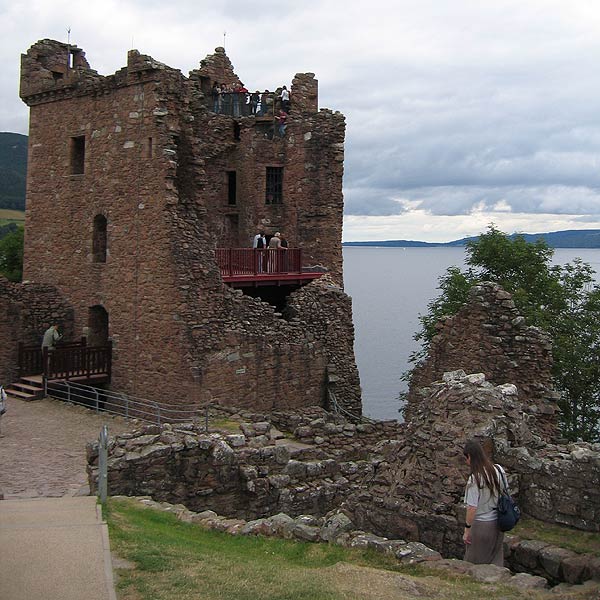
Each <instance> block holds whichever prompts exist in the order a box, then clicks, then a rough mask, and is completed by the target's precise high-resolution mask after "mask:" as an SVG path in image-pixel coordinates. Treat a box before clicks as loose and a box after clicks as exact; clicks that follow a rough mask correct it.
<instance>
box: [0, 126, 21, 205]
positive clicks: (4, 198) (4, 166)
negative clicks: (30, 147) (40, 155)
mask: <svg viewBox="0 0 600 600" xmlns="http://www.w3.org/2000/svg"><path fill="white" fill-rule="evenodd" d="M26 176H27V136H26V135H21V134H20V133H5V132H0V208H11V209H14V210H25V178H26Z"/></svg>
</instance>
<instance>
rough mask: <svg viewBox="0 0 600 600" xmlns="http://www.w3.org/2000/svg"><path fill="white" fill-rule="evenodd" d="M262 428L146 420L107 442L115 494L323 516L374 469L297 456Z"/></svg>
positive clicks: (237, 511)
mask: <svg viewBox="0 0 600 600" xmlns="http://www.w3.org/2000/svg"><path fill="white" fill-rule="evenodd" d="M269 428H270V426H269V424H268V423H261V424H260V425H258V424H256V425H255V426H254V434H256V430H257V429H258V431H259V433H260V435H259V436H256V435H251V436H250V437H249V438H247V437H246V436H245V435H243V434H232V435H221V434H205V433H203V432H202V431H200V430H199V429H198V428H195V427H194V426H192V425H189V426H188V425H180V426H177V427H176V428H175V427H170V426H166V427H165V428H163V429H161V428H159V427H145V428H144V429H142V430H140V431H138V432H135V433H132V434H124V435H122V436H120V437H119V438H117V439H115V440H113V441H112V442H111V444H110V448H109V461H108V481H109V493H110V494H111V495H115V494H122V495H129V496H139V495H148V496H152V498H154V499H156V500H159V501H166V502H171V503H181V504H184V505H185V506H186V507H188V508H190V509H192V510H214V511H217V510H218V511H219V512H220V514H225V515H227V516H229V517H241V518H246V519H249V518H259V517H265V516H270V515H273V514H277V513H279V512H285V513H287V514H289V515H293V516H295V515H300V514H305V513H310V514H313V515H317V516H318V515H324V514H326V513H327V512H328V511H330V510H331V509H332V508H334V507H336V506H339V505H340V504H341V502H342V501H343V500H344V498H346V497H347V496H348V494H349V493H350V492H351V491H352V490H353V489H356V487H357V482H358V481H360V480H362V479H363V478H364V477H365V475H366V474H367V473H368V472H369V471H371V470H372V469H373V466H372V463H371V462H370V461H336V460H333V459H321V460H297V459H296V458H295V449H294V446H293V445H292V446H290V447H288V446H287V445H285V444H283V445H275V444H273V443H272V442H269V441H268V440H267V439H266V434H268V432H269ZM97 464H98V447H97V443H94V444H91V445H89V446H88V474H89V479H90V485H91V487H92V490H94V489H96V487H95V486H96V485H97Z"/></svg>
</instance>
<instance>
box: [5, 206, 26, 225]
mask: <svg viewBox="0 0 600 600" xmlns="http://www.w3.org/2000/svg"><path fill="white" fill-rule="evenodd" d="M24 222H25V212H24V211H21V210H9V209H7V208H0V225H8V224H9V223H16V224H17V225H22V224H23V223H24Z"/></svg>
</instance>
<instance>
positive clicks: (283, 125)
mask: <svg viewBox="0 0 600 600" xmlns="http://www.w3.org/2000/svg"><path fill="white" fill-rule="evenodd" d="M275 118H276V119H277V122H278V123H279V137H283V136H284V135H285V130H286V127H287V125H286V120H287V114H286V113H284V112H283V111H282V110H280V111H279V116H278V117H275Z"/></svg>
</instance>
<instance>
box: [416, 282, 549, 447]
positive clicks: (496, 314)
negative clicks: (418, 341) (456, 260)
mask: <svg viewBox="0 0 600 600" xmlns="http://www.w3.org/2000/svg"><path fill="white" fill-rule="evenodd" d="M551 368H552V346H551V342H550V339H549V337H548V335H547V334H546V333H544V332H542V331H541V330H540V329H538V328H535V327H528V326H527V325H526V324H525V319H524V317H522V316H521V315H520V314H519V312H518V311H517V309H516V308H515V304H514V301H513V300H512V297H511V295H510V294H509V293H508V292H506V291H504V290H503V289H502V288H501V287H500V286H498V285H496V284H493V283H483V284H481V285H478V286H474V287H473V288H472V289H471V291H470V297H469V301H468V303H467V304H466V305H465V306H464V307H463V308H462V309H461V310H460V311H459V312H458V313H457V314H456V315H454V316H452V317H447V318H446V319H444V320H443V321H441V322H440V323H439V324H438V333H437V335H436V336H435V337H434V339H433V340H432V341H431V345H430V348H429V352H428V355H427V357H426V359H425V360H424V361H422V363H420V364H419V365H417V366H416V368H415V370H414V372H413V375H412V377H411V381H410V388H409V394H408V402H407V406H406V409H405V418H406V420H410V419H411V418H412V416H413V414H414V413H415V411H419V410H420V409H421V406H420V403H419V391H418V390H419V389H420V388H423V387H427V386H428V385H429V384H430V383H431V382H432V381H438V380H440V379H441V378H442V375H443V374H444V373H445V372H450V371H454V370H457V369H462V370H464V371H465V372H467V373H484V374H485V376H486V379H487V380H488V381H489V382H491V383H493V384H495V385H500V384H503V383H514V384H518V387H519V399H520V401H521V402H522V403H523V405H524V406H526V410H527V411H528V412H531V413H536V414H537V415H538V416H539V418H537V419H535V421H534V423H533V425H534V426H535V427H538V428H539V431H540V432H541V433H543V435H544V437H545V438H546V439H553V438H555V437H556V435H557V419H556V413H557V410H558V409H557V405H556V399H557V394H556V393H555V392H554V391H553V389H552V376H551Z"/></svg>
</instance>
